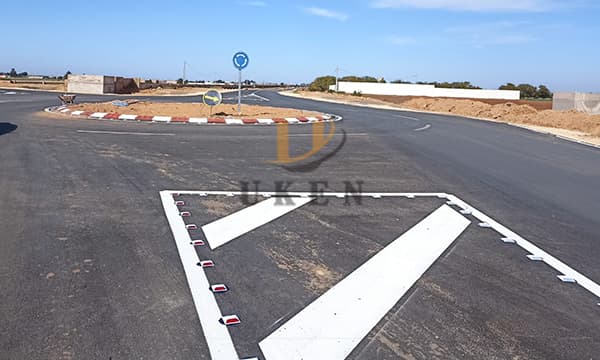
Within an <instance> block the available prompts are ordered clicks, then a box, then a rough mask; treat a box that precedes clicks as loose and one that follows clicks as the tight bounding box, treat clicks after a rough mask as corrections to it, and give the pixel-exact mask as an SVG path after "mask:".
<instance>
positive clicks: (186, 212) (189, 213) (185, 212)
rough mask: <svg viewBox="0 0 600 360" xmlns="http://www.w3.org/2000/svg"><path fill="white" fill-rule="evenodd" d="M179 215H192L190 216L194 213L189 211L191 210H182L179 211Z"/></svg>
mask: <svg viewBox="0 0 600 360" xmlns="http://www.w3.org/2000/svg"><path fill="white" fill-rule="evenodd" d="M179 216H181V217H190V216H192V213H191V212H189V211H182V212H180V213H179Z"/></svg>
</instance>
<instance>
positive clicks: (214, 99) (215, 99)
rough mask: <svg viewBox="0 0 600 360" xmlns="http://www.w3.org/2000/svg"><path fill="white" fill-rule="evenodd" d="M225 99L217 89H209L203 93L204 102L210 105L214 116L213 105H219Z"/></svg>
mask: <svg viewBox="0 0 600 360" xmlns="http://www.w3.org/2000/svg"><path fill="white" fill-rule="evenodd" d="M222 101H223V96H221V93H220V92H218V91H217V90H208V91H207V92H206V93H204V95H202V102H203V103H204V104H205V105H208V106H210V115H211V116H212V108H213V106H217V105H219V104H220V103H221V102H222Z"/></svg>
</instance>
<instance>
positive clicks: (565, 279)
mask: <svg viewBox="0 0 600 360" xmlns="http://www.w3.org/2000/svg"><path fill="white" fill-rule="evenodd" d="M557 278H559V279H560V281H562V282H566V283H576V282H577V280H575V279H573V278H572V277H569V276H567V275H558V276H557Z"/></svg>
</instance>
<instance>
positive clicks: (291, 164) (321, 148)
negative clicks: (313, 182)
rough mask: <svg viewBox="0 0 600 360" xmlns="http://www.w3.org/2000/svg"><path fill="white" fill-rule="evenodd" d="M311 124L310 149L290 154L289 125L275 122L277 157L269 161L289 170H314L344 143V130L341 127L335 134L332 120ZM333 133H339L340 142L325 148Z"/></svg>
mask: <svg viewBox="0 0 600 360" xmlns="http://www.w3.org/2000/svg"><path fill="white" fill-rule="evenodd" d="M311 126H312V134H311V136H312V146H311V149H310V150H309V151H307V152H305V153H303V154H300V155H296V156H291V155H290V137H291V136H290V134H289V125H288V124H287V123H280V124H277V159H276V160H271V161H269V162H270V163H274V164H279V165H281V166H282V167H283V168H284V169H286V170H289V171H294V172H308V171H312V170H315V169H316V168H318V167H319V166H321V164H322V163H323V162H325V161H326V160H328V159H330V158H331V157H333V156H334V155H335V154H336V153H337V152H338V151H340V149H341V148H342V147H343V146H344V144H345V143H346V132H345V131H344V130H343V129H342V130H341V131H340V132H339V134H336V126H335V123H334V122H328V123H323V122H315V123H312V124H311ZM302 135H303V134H302ZM335 135H341V137H342V139H341V141H340V143H339V144H338V145H337V146H335V147H334V148H333V149H331V150H327V149H326V146H327V145H328V144H330V143H332V140H333V138H334V136H335Z"/></svg>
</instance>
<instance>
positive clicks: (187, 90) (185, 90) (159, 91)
mask: <svg viewBox="0 0 600 360" xmlns="http://www.w3.org/2000/svg"><path fill="white" fill-rule="evenodd" d="M213 89H214V90H218V91H219V92H221V93H226V92H232V91H237V90H235V89H233V90H232V89H222V88H210V89H209V88H197V87H185V86H184V87H180V88H175V89H171V88H155V89H144V90H140V91H138V92H136V93H134V94H139V95H201V94H204V93H205V92H206V91H208V90H213Z"/></svg>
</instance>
